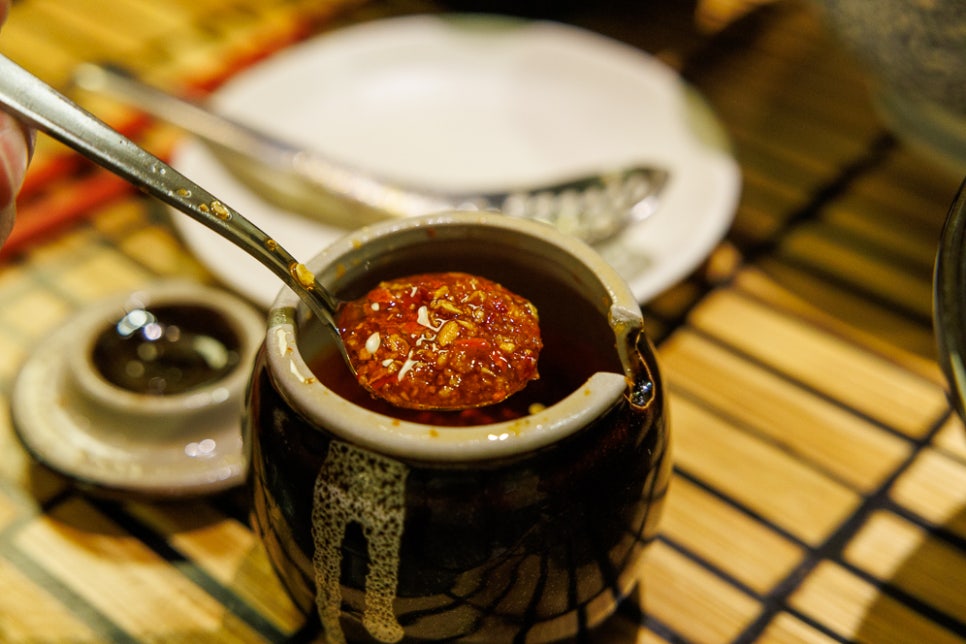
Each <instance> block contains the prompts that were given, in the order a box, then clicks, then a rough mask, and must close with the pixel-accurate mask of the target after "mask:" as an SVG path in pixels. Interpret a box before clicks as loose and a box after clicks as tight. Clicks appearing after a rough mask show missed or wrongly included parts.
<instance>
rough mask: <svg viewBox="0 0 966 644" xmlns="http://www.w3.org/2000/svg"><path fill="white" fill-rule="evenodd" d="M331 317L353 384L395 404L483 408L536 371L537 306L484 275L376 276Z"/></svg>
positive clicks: (539, 343)
mask: <svg viewBox="0 0 966 644" xmlns="http://www.w3.org/2000/svg"><path fill="white" fill-rule="evenodd" d="M337 322H338V325H339V332H340V335H341V336H342V340H343V342H344V343H345V345H346V348H347V349H348V351H349V358H350V361H351V362H352V364H353V367H354V368H355V371H356V377H357V379H358V381H359V384H361V385H362V386H363V387H364V388H365V389H366V390H368V391H369V392H370V393H371V394H372V395H373V396H375V397H377V398H381V399H383V400H385V401H387V402H389V403H391V404H392V405H395V406H397V407H402V408H406V409H442V410H454V409H471V408H476V407H483V406H486V405H492V404H496V403H499V402H502V401H503V400H505V399H506V398H507V397H509V396H511V395H512V394H515V393H517V392H518V391H520V390H522V389H523V388H524V387H526V385H527V384H528V383H529V382H530V381H532V380H536V379H537V378H538V377H539V374H538V372H537V362H538V358H539V355H540V350H541V349H542V348H543V342H542V339H541V335H540V325H539V318H538V315H537V309H536V307H534V305H533V304H532V303H531V302H529V301H528V300H526V299H525V298H523V297H521V296H519V295H517V294H515V293H513V292H511V291H509V290H507V289H506V288H504V287H503V286H501V285H500V284H497V283H496V282H493V281H490V280H488V279H485V278H483V277H479V276H475V275H469V274H466V273H455V272H450V273H424V274H420V275H413V276H410V277H404V278H398V279H394V280H389V281H385V282H382V283H381V284H379V286H377V287H376V288H374V289H372V290H371V291H369V293H367V294H366V295H365V296H364V297H362V298H359V299H357V300H354V301H352V302H349V303H347V304H346V305H344V306H343V307H342V308H341V309H340V311H339V316H338V320H337Z"/></svg>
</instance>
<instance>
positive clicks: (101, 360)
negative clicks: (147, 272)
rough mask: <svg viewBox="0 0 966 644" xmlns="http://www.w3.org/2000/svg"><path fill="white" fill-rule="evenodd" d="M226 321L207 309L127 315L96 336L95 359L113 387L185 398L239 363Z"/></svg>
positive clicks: (170, 307)
mask: <svg viewBox="0 0 966 644" xmlns="http://www.w3.org/2000/svg"><path fill="white" fill-rule="evenodd" d="M239 344H240V341H239V338H238V335H237V334H236V332H235V331H234V330H233V329H232V327H231V325H230V324H229V323H228V321H227V320H226V319H225V318H224V317H223V316H222V315H221V314H220V313H218V312H216V311H214V310H212V309H209V308H206V307H204V306H195V305H159V306H153V307H148V308H137V309H133V310H131V311H128V312H127V313H126V314H125V315H124V316H123V317H121V318H120V319H119V320H118V321H117V322H116V323H115V324H113V325H111V326H109V327H108V328H106V329H104V331H102V332H101V333H100V335H99V336H98V337H97V339H96V340H95V343H94V347H93V351H92V356H91V357H92V360H93V363H94V367H95V368H96V369H97V371H98V372H99V373H100V374H101V375H102V376H103V377H104V378H105V379H106V380H107V381H108V382H110V383H111V384H113V385H115V386H117V387H120V388H121V389H125V390H127V391H131V392H134V393H139V394H147V395H156V396H170V395H175V394H181V393H186V392H189V391H192V390H195V389H198V388H201V387H204V386H206V385H209V384H213V383H215V382H217V381H219V380H221V379H222V378H224V377H225V376H227V375H228V374H229V373H231V371H232V370H233V369H235V367H236V366H238V363H239V361H240V354H239Z"/></svg>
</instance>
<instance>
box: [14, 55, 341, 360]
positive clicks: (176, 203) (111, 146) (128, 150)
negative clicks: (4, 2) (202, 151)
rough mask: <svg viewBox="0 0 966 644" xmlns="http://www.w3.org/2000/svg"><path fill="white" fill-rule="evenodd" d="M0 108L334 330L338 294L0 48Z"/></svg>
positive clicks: (243, 220) (257, 230)
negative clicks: (270, 282)
mask: <svg viewBox="0 0 966 644" xmlns="http://www.w3.org/2000/svg"><path fill="white" fill-rule="evenodd" d="M0 107H2V108H3V109H4V110H5V111H7V112H9V113H11V114H13V115H15V116H17V117H19V118H20V119H22V120H23V121H25V122H27V123H29V124H31V125H33V126H34V127H36V128H37V129H38V130H40V131H42V132H45V133H46V134H48V135H50V136H51V137H53V138H55V139H57V140H58V141H60V142H62V143H64V144H65V145H67V146H69V147H71V148H73V149H74V150H76V151H77V152H79V153H81V154H82V155H84V156H85V157H87V158H89V159H90V160H92V161H94V162H95V163H97V164H98V165H100V166H102V167H104V168H106V169H108V170H110V171H111V172H113V173H115V174H117V175H119V176H120V177H123V178H124V179H126V180H127V181H130V182H131V183H133V184H134V185H136V186H138V187H139V188H141V189H143V190H144V191H145V192H147V193H148V194H150V195H152V196H154V197H157V198H158V199H160V200H161V201H163V202H165V203H166V204H168V205H170V206H172V207H173V208H175V209H177V210H179V211H181V212H183V213H185V214H186V215H189V216H191V217H193V218H194V219H195V220H197V221H198V222H200V223H202V224H203V225H205V226H207V227H208V228H210V229H211V230H213V231H215V232H216V233H218V234H219V235H221V236H222V237H224V238H225V239H227V240H228V241H230V242H231V243H233V244H235V245H236V246H238V247H240V248H241V249H243V250H244V251H246V252H247V253H248V254H249V255H251V256H252V257H254V258H255V259H256V260H258V261H259V262H261V263H262V264H263V265H265V266H266V267H268V269H269V270H271V271H272V272H273V273H275V274H276V275H277V276H278V277H280V278H281V279H282V281H283V282H285V283H286V284H288V286H289V287H290V288H291V289H292V290H293V291H295V292H296V293H297V294H298V295H299V296H300V297H301V299H302V301H304V302H305V304H306V306H308V308H309V310H310V311H312V313H313V314H315V315H316V316H317V317H319V318H320V319H322V320H323V321H324V322H325V323H326V324H328V325H329V326H330V327H331V328H332V330H333V331H334V332H335V335H336V336H337V343H336V344H337V345H338V347H339V349H340V351H342V354H343V357H344V358H346V364H347V365H348V367H349V369H350V370H352V371H353V373H354V369H353V368H352V365H351V363H350V361H349V360H348V357H347V356H346V352H345V345H344V344H343V343H342V338H341V336H339V330H338V326H337V324H336V321H335V314H336V311H337V309H338V307H339V304H340V302H339V300H338V299H336V298H335V297H334V296H333V295H332V294H331V293H329V292H328V291H327V290H326V289H325V288H324V287H323V286H322V285H321V284H319V283H318V281H317V280H316V279H315V276H314V275H312V273H311V272H310V271H309V270H308V269H307V268H305V266H304V265H303V264H302V263H301V262H299V261H298V260H296V259H295V258H294V257H293V256H292V255H291V254H290V253H289V252H288V251H287V250H285V249H284V248H283V247H282V246H280V245H279V244H278V242H276V241H275V240H274V239H272V238H271V237H269V236H268V235H267V234H265V232H263V231H262V230H261V229H260V228H258V227H257V226H255V225H254V224H253V223H251V222H250V221H248V220H247V219H246V218H245V217H244V216H242V215H241V214H240V213H238V212H237V211H235V210H233V209H232V208H231V207H230V206H228V205H227V204H225V203H222V202H221V201H219V200H218V198H217V197H215V196H214V195H213V194H211V193H209V192H208V191H207V190H205V189H204V188H202V187H201V186H199V185H197V184H196V183H194V182H193V181H191V180H190V179H188V178H187V177H185V176H184V175H182V174H181V173H179V172H178V171H177V170H175V169H174V168H172V167H170V166H169V165H167V164H166V163H164V162H163V161H161V160H160V159H158V158H157V157H156V156H154V155H152V154H151V153H150V152H147V151H146V150H144V149H142V148H141V147H139V146H138V145H137V144H135V143H134V142H133V141H131V140H130V139H128V138H126V137H125V136H124V135H122V134H120V133H119V132H117V131H116V130H114V129H113V128H111V127H110V126H109V125H107V124H106V123H104V122H103V121H101V120H100V119H98V118H97V117H95V116H94V115H92V114H90V113H89V112H87V111H86V110H84V109H83V108H81V107H80V106H79V105H77V104H76V103H74V102H73V101H71V100H70V99H68V98H67V97H65V96H63V95H62V94H61V93H59V92H58V91H57V90H55V89H54V88H52V87H51V86H49V85H48V84H46V83H45V82H43V81H42V80H40V79H39V78H37V77H36V76H34V75H33V74H31V73H30V72H28V71H26V70H25V69H23V68H22V67H20V66H19V65H17V64H16V63H14V62H13V61H11V60H10V59H8V58H6V57H4V56H2V55H0Z"/></svg>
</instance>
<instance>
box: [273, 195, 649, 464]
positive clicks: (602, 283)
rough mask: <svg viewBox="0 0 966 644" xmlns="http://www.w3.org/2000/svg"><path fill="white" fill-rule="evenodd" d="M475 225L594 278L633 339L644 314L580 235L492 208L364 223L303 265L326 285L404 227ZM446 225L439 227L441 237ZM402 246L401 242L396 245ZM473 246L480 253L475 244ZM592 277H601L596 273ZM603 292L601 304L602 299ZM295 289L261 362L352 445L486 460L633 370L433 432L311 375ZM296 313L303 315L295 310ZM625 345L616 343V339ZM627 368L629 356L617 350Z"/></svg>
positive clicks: (613, 397)
mask: <svg viewBox="0 0 966 644" xmlns="http://www.w3.org/2000/svg"><path fill="white" fill-rule="evenodd" d="M463 226H471V227H472V226H483V227H486V228H488V229H490V231H504V232H505V233H509V234H511V235H513V236H514V237H515V240H514V243H515V244H519V245H520V246H521V247H523V248H527V249H528V252H529V253H531V254H533V255H534V257H537V256H545V257H546V260H547V262H548V263H549V262H551V261H558V262H561V265H562V266H566V267H567V268H568V270H571V271H573V273H574V274H575V275H583V277H582V279H583V280H585V281H587V282H590V281H593V282H595V286H594V288H596V289H597V290H598V291H599V292H598V293H597V296H598V297H599V298H600V299H601V305H600V306H601V308H602V309H603V310H605V311H606V315H608V317H609V319H610V323H611V325H612V327H613V328H614V329H615V333H620V334H626V335H628V336H630V337H632V338H635V337H636V336H637V334H638V333H639V332H640V331H641V329H642V325H643V319H642V317H641V312H640V307H639V306H638V305H637V303H636V301H635V299H634V295H633V293H632V292H631V291H630V289H629V288H628V287H627V285H626V284H625V282H624V281H623V280H622V279H621V278H620V276H619V275H618V274H617V272H616V271H615V270H614V269H613V268H612V267H611V266H610V265H609V264H608V263H607V262H605V261H604V260H603V259H602V258H601V257H600V256H599V255H598V254H597V253H596V252H595V251H593V250H592V249H591V248H590V247H589V246H586V245H585V244H583V243H582V242H579V241H577V240H575V239H573V238H570V237H567V236H564V235H561V234H558V233H557V232H556V231H554V230H552V229H551V228H550V227H549V226H548V225H546V224H541V223H534V222H530V221H524V220H518V219H513V218H509V217H502V216H499V215H492V214H479V213H444V214H438V215H430V216H425V217H419V218H412V219H406V220H401V221H399V222H396V223H393V224H389V225H384V226H374V227H369V228H363V229H360V230H359V231H356V232H355V233H350V234H349V235H347V236H346V237H344V238H342V239H340V240H339V241H337V242H336V243H334V244H333V245H331V246H329V247H328V248H326V249H325V250H324V251H323V252H322V253H321V254H319V255H318V256H317V257H315V258H313V260H312V261H310V262H309V263H308V264H307V266H308V267H309V268H310V269H311V270H313V271H314V272H315V273H316V275H317V277H318V278H319V279H320V281H322V283H323V284H326V285H327V286H328V287H330V288H331V287H332V286H333V285H332V283H331V282H330V281H329V280H330V279H331V276H332V275H334V274H337V273H339V272H340V271H341V269H338V270H334V269H333V267H345V266H346V265H357V264H366V263H367V262H368V261H369V258H371V257H376V256H378V255H379V254H380V253H383V252H387V253H389V254H391V252H392V249H393V245H394V243H397V242H395V241H394V239H395V238H397V237H398V236H399V235H400V233H405V232H407V231H409V232H410V233H414V234H416V235H419V234H421V232H422V231H424V230H427V229H436V230H437V231H439V230H440V229H442V228H445V227H452V228H454V229H455V228H460V227H463ZM445 234H446V233H444V232H440V233H439V235H440V236H443V235H445ZM400 245H401V244H400ZM481 252H485V251H482V250H481ZM598 280H599V281H598ZM604 300H606V304H605V303H604ZM300 306H301V305H300V303H299V299H298V296H296V295H295V294H294V293H292V292H291V291H289V290H288V289H284V290H283V291H282V292H281V293H280V294H279V295H278V297H277V299H276V300H275V303H274V304H273V306H272V310H271V314H270V318H269V328H268V333H267V335H266V338H265V346H266V352H267V356H268V362H269V364H270V365H271V369H272V372H273V374H274V375H275V378H276V384H277V386H278V387H279V388H280V389H281V390H282V391H283V392H284V395H285V396H286V397H288V398H289V399H290V401H291V402H292V403H293V404H294V405H295V407H296V408H298V409H299V410H300V412H301V413H302V414H304V415H305V416H306V418H307V419H308V420H310V421H311V422H313V423H315V424H317V425H319V426H322V427H326V428H329V429H330V430H331V431H333V432H334V433H336V434H338V435H340V436H341V437H342V438H344V439H345V440H347V441H350V442H352V443H353V444H356V445H360V446H363V447H366V448H370V449H373V450H375V451H378V452H380V453H383V454H389V455H393V456H400V457H408V458H418V459H429V460H444V461H445V460H454V459H458V460H469V461H472V460H485V459H491V458H498V457H505V456H509V455H512V454H519V453H523V452H527V451H530V450H534V449H537V448H539V447H542V446H544V445H548V444H550V443H553V442H555V441H558V440H560V439H562V438H564V437H566V436H567V435H568V434H570V433H571V432H574V431H576V430H578V429H580V428H581V427H585V426H586V425H587V424H588V423H589V422H590V421H591V420H593V419H595V418H597V417H599V416H600V415H601V414H602V413H603V412H604V411H606V410H607V409H608V408H610V407H612V406H613V405H614V404H615V403H616V401H618V400H620V399H621V397H622V395H623V394H624V393H625V391H626V390H627V387H628V381H629V379H630V378H632V377H633V376H632V374H630V373H629V372H628V373H597V374H594V375H593V376H592V377H591V378H590V379H589V380H588V381H587V382H586V383H585V384H584V385H583V386H582V387H581V388H580V389H579V390H577V391H574V392H572V393H571V394H570V395H569V396H567V397H566V398H565V399H564V400H562V401H561V402H559V403H557V404H555V405H553V406H552V407H550V408H547V409H545V410H543V411H540V412H538V413H535V414H532V415H529V416H526V417H524V418H521V419H518V420H513V421H508V422H503V423H493V424H489V425H480V426H475V427H465V428H461V429H460V430H459V431H452V430H449V431H446V430H444V431H440V428H438V427H434V426H432V425H423V424H418V423H411V422H405V421H400V420H398V419H396V418H392V417H389V416H384V415H382V414H378V413H374V412H371V411H369V410H367V409H364V408H362V407H359V406H357V405H355V404H353V403H351V402H349V401H347V400H345V399H344V398H342V397H340V396H339V395H338V394H336V393H334V392H333V391H331V390H330V389H329V388H327V387H326V386H325V385H323V384H322V383H321V382H319V380H318V379H317V378H316V376H315V374H313V372H312V371H311V369H310V368H309V367H308V365H307V364H306V361H305V357H304V356H303V355H302V353H301V351H300V350H299V344H298V340H297V338H296V334H297V331H296V326H297V320H298V319H299V317H300V314H299V313H298V312H297V310H298V308H299V307H300ZM301 315H304V314H301ZM615 344H616V345H617V347H618V348H619V349H620V348H623V347H624V346H626V345H624V344H623V343H621V342H616V343H615ZM621 359H622V361H623V362H624V364H625V365H628V366H627V369H628V371H629V370H630V369H631V368H632V367H631V365H632V364H633V358H632V357H631V356H628V355H626V354H625V355H622V356H621Z"/></svg>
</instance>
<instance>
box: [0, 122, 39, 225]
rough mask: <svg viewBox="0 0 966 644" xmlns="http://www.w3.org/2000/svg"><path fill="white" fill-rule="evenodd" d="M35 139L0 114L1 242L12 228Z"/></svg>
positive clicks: (18, 124)
mask: <svg viewBox="0 0 966 644" xmlns="http://www.w3.org/2000/svg"><path fill="white" fill-rule="evenodd" d="M32 147H33V145H32V139H31V137H30V135H28V134H27V133H26V130H25V128H24V127H23V126H21V124H20V123H19V122H18V121H17V120H16V119H14V118H13V117H11V116H10V115H8V114H6V113H3V112H0V243H2V242H3V241H4V240H5V239H6V238H7V235H9V234H10V229H11V228H13V218H14V209H15V204H16V199H17V192H18V191H19V190H20V186H21V185H22V184H23V179H24V175H25V174H26V173H27V163H28V162H29V160H30V154H31V152H32Z"/></svg>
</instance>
